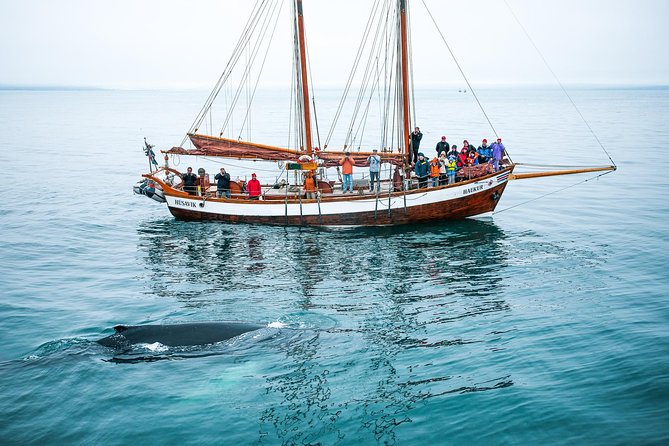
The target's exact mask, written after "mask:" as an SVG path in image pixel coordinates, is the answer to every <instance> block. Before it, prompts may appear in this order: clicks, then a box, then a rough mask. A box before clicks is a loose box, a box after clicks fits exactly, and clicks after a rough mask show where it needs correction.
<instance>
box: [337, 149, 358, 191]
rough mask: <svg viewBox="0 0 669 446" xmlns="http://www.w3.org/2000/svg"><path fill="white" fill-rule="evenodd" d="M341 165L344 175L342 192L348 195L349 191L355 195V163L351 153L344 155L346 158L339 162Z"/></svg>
mask: <svg viewBox="0 0 669 446" xmlns="http://www.w3.org/2000/svg"><path fill="white" fill-rule="evenodd" d="M339 165H340V166H341V174H342V177H343V178H342V183H341V192H342V193H343V194H345V193H346V190H347V189H348V191H349V192H351V193H353V166H354V165H355V162H354V161H353V159H352V158H351V154H350V153H349V152H345V153H344V157H343V158H342V159H340V160H339Z"/></svg>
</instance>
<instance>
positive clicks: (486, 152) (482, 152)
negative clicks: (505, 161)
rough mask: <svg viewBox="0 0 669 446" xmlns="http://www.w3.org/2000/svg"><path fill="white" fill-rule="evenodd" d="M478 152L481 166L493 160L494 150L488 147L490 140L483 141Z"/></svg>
mask: <svg viewBox="0 0 669 446" xmlns="http://www.w3.org/2000/svg"><path fill="white" fill-rule="evenodd" d="M477 152H478V153H479V164H485V163H487V162H488V161H490V158H492V149H491V148H490V146H489V145H488V140H487V139H483V141H481V145H480V146H479V148H478V150H477Z"/></svg>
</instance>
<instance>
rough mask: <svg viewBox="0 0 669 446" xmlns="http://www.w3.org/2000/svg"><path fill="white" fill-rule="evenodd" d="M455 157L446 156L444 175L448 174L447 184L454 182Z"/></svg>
mask: <svg viewBox="0 0 669 446" xmlns="http://www.w3.org/2000/svg"><path fill="white" fill-rule="evenodd" d="M456 164H457V163H456V162H455V157H453V156H449V157H448V164H447V165H446V175H448V184H453V183H455V168H456V167H457V165H456Z"/></svg>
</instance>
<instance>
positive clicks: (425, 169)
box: [414, 153, 430, 188]
mask: <svg viewBox="0 0 669 446" xmlns="http://www.w3.org/2000/svg"><path fill="white" fill-rule="evenodd" d="M414 172H415V173H416V177H418V187H420V188H423V187H427V179H428V176H429V174H430V163H428V162H427V160H426V159H425V155H423V154H422V153H419V154H418V161H416V167H415V168H414Z"/></svg>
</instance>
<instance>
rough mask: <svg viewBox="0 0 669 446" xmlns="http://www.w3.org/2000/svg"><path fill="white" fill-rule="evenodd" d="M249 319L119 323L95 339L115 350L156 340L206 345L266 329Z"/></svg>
mask: <svg viewBox="0 0 669 446" xmlns="http://www.w3.org/2000/svg"><path fill="white" fill-rule="evenodd" d="M264 327H265V325H260V324H255V323H249V322H190V323H183V324H170V325H167V324H166V325H117V326H115V327H114V334H112V335H111V336H107V337H105V338H102V339H98V340H97V341H96V342H97V343H98V344H100V345H104V346H105V347H111V348H115V349H122V348H128V347H130V346H132V345H134V344H153V343H156V342H159V343H161V344H162V345H165V346H168V347H186V346H192V345H207V344H214V343H216V342H220V341H225V340H227V339H232V338H234V337H237V336H239V335H241V334H244V333H248V332H251V331H255V330H259V329H261V328H264Z"/></svg>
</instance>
